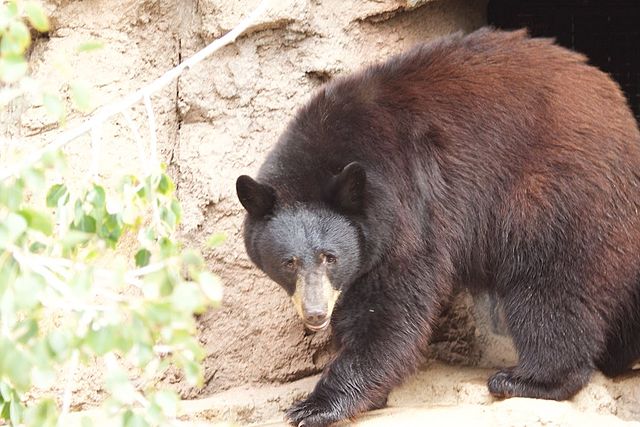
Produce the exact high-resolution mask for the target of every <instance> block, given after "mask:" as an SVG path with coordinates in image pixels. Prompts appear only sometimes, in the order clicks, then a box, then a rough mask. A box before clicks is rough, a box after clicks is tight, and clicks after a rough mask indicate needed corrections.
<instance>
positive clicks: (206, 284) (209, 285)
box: [198, 271, 223, 303]
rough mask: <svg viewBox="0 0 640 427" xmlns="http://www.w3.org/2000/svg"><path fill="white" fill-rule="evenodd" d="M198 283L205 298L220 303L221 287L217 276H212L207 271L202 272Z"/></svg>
mask: <svg viewBox="0 0 640 427" xmlns="http://www.w3.org/2000/svg"><path fill="white" fill-rule="evenodd" d="M198 281H199V282H200V285H201V286H202V292H204V294H205V295H206V296H207V298H209V299H210V300H211V301H213V302H215V303H219V302H220V301H222V295H223V287H222V282H221V281H220V279H219V278H218V276H214V275H213V274H211V273H209V272H207V271H203V272H202V273H200V276H199V277H198Z"/></svg>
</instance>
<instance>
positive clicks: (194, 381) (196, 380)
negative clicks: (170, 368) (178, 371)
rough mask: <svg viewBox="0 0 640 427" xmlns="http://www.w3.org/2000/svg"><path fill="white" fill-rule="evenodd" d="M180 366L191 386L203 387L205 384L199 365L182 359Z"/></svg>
mask: <svg viewBox="0 0 640 427" xmlns="http://www.w3.org/2000/svg"><path fill="white" fill-rule="evenodd" d="M178 364H179V365H180V366H181V367H182V371H183V372H184V377H185V379H186V380H187V383H189V384H190V385H195V386H201V385H202V382H203V376H202V366H200V364H199V363H197V362H195V361H193V360H188V359H185V358H182V360H181V361H179V362H178Z"/></svg>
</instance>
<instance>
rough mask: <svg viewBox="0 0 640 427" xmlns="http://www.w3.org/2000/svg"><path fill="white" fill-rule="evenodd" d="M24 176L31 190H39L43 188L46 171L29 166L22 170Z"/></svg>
mask: <svg viewBox="0 0 640 427" xmlns="http://www.w3.org/2000/svg"><path fill="white" fill-rule="evenodd" d="M22 176H23V178H24V180H25V183H26V184H27V187H28V188H30V189H31V190H37V189H40V188H43V187H44V185H45V183H44V171H43V170H42V169H39V168H33V167H31V168H27V169H25V170H24V171H23V172H22Z"/></svg>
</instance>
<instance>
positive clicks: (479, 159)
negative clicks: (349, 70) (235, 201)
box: [260, 29, 640, 204]
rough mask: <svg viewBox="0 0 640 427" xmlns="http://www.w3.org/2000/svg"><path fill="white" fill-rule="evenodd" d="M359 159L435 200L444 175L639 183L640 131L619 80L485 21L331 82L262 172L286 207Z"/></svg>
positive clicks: (487, 185)
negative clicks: (611, 178)
mask: <svg viewBox="0 0 640 427" xmlns="http://www.w3.org/2000/svg"><path fill="white" fill-rule="evenodd" d="M351 161H359V162H361V163H363V164H364V165H365V166H367V167H368V168H369V169H370V170H371V171H373V172H374V173H379V174H381V175H383V176H386V177H387V178H389V181H390V183H391V184H392V185H394V186H395V187H396V188H395V190H396V191H407V190H409V191H413V190H410V188H411V187H412V186H415V185H416V183H418V184H420V182H423V181H429V182H431V185H429V186H428V187H429V188H420V187H419V188H418V191H419V192H420V193H421V194H423V195H425V196H426V195H427V193H432V192H433V191H435V187H434V185H435V183H434V182H433V181H434V180H436V179H441V180H446V181H447V183H448V185H449V187H450V188H453V187H456V186H458V187H460V188H464V189H465V191H470V189H474V188H475V189H476V192H477V193H487V192H492V191H494V190H496V191H498V190H499V189H498V188H497V187H500V186H503V185H504V181H505V180H515V179H519V178H518V177H521V176H523V175H526V174H528V173H529V172H532V173H535V174H538V175H540V174H542V175H544V179H543V181H545V182H544V183H539V186H540V187H541V188H542V187H544V185H545V183H546V181H548V180H555V179H559V180H563V179H569V180H575V179H578V180H580V179H582V178H584V180H585V181H600V180H601V179H602V177H601V175H606V174H619V175H624V176H625V178H624V179H625V180H627V181H628V180H630V179H631V171H632V169H634V168H635V169H636V170H637V168H640V133H639V132H638V127H637V124H636V122H635V119H634V117H633V115H632V114H631V112H630V109H629V108H628V106H627V104H626V101H625V98H624V95H623V94H622V92H621V91H620V89H619V87H618V86H617V84H616V83H614V82H613V81H612V80H611V79H610V78H609V77H608V76H607V75H606V74H605V73H603V72H601V71H599V70H597V69H596V68H594V67H591V66H589V65H588V64H587V63H586V59H585V58H584V57H583V56H582V55H580V54H577V53H575V52H572V51H569V50H567V49H564V48H561V47H559V46H556V45H554V44H553V43H552V41H551V40H549V39H531V38H529V37H527V35H526V33H525V32H524V31H515V32H503V31H495V30H488V29H483V30H479V31H476V32H474V33H472V34H470V35H467V36H462V35H459V34H458V35H453V36H450V37H447V38H444V39H441V40H438V41H435V42H431V43H425V44H423V45H419V46H416V47H415V48H413V49H412V50H410V51H408V52H406V53H404V54H400V55H397V56H395V57H392V58H391V59H389V60H388V61H386V62H384V63H380V64H374V65H371V66H369V67H367V68H365V69H364V70H362V71H360V72H357V73H353V74H349V75H346V76H344V77H339V78H337V79H335V80H334V81H332V82H330V83H328V84H327V85H325V86H323V87H322V88H320V89H319V90H318V91H317V93H316V94H315V95H314V96H313V97H312V99H311V100H310V101H309V102H308V103H307V104H306V105H305V106H303V107H302V108H301V109H300V110H299V111H298V112H297V114H296V117H295V118H294V120H293V121H292V122H291V123H290V125H289V127H288V129H287V131H286V132H285V133H284V134H283V136H282V137H281V139H280V141H279V142H278V144H276V147H275V148H274V150H272V152H271V153H270V155H269V157H268V159H267V161H266V163H265V164H264V166H263V168H262V169H261V171H260V178H262V179H263V180H265V181H267V182H270V183H271V184H273V186H274V187H275V188H276V189H279V190H278V191H280V192H281V193H282V194H281V197H280V199H281V200H282V201H283V203H285V204H286V203H293V202H296V201H313V200H316V199H321V198H322V196H323V194H322V187H323V184H324V183H325V182H327V181H328V180H329V179H330V178H331V176H332V175H334V174H336V173H338V172H339V171H340V170H341V168H342V167H344V165H345V164H347V163H349V162H351ZM594 165H596V168H595V169H594ZM435 168H437V170H438V172H439V173H440V174H441V175H435V176H434V174H433V172H434V171H433V170H434V169H435ZM425 171H426V172H425ZM443 174H444V175H447V176H442V175H443ZM581 174H583V175H584V174H588V175H589V174H590V175H592V176H581ZM542 175H541V176H542ZM634 179H635V178H634ZM534 181H535V180H534ZM587 184H588V182H587ZM536 185H537V184H536ZM429 196H432V194H429Z"/></svg>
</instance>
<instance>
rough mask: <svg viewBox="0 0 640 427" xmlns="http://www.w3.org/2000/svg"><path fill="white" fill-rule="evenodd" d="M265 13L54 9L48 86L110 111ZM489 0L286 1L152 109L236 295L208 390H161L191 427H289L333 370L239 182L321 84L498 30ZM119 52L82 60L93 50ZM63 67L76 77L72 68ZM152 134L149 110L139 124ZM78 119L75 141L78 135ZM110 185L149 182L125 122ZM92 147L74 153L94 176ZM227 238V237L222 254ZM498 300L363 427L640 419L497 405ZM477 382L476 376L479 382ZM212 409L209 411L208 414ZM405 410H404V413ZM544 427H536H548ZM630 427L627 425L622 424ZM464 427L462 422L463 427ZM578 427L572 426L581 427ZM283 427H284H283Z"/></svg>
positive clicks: (276, 1) (114, 2)
mask: <svg viewBox="0 0 640 427" xmlns="http://www.w3.org/2000/svg"><path fill="white" fill-rule="evenodd" d="M257 3H258V1H257V0H246V1H241V0H181V1H179V2H176V1H173V0H83V1H77V0H46V1H45V4H46V7H47V10H48V12H49V13H50V15H51V20H52V31H51V32H50V33H49V35H48V36H47V37H42V38H40V39H38V40H37V41H36V42H35V43H34V47H33V49H32V54H31V55H32V56H31V59H32V62H33V72H34V74H35V76H36V77H38V78H41V79H43V80H47V81H49V84H50V85H52V86H55V87H62V82H63V81H64V79H80V80H84V81H87V82H88V83H89V84H90V85H91V86H92V87H93V91H94V100H95V103H96V106H99V105H104V104H107V103H108V102H110V101H112V100H114V99H117V98H119V97H122V96H124V95H126V94H127V93H129V92H130V91H132V90H135V89H137V88H139V87H141V86H142V85H144V84H145V83H146V82H148V81H150V80H152V79H153V78H156V77H158V76H159V75H161V74H162V73H163V72H164V71H166V70H168V69H169V68H171V67H173V66H175V65H176V64H177V63H178V62H180V61H181V60H183V59H184V58H186V57H188V56H189V55H191V54H193V53H194V52H196V51H197V50H199V49H200V48H202V47H203V46H205V45H206V44H207V43H209V42H210V41H212V40H213V39H214V38H216V37H219V36H221V35H222V34H223V33H224V32H226V31H227V30H229V29H230V28H232V27H233V26H234V25H235V24H236V23H237V22H238V21H239V20H240V19H241V17H242V16H244V15H245V14H246V13H248V12H249V11H250V10H252V9H253V8H254V7H255V5H256V4H257ZM486 3H487V0H422V1H411V0H353V1H342V0H272V1H271V6H270V9H269V12H268V13H267V14H266V15H265V16H264V17H262V18H260V19H259V21H258V22H257V23H256V24H255V25H254V26H253V27H252V28H250V30H249V31H248V32H247V33H246V34H245V35H244V36H243V37H241V38H240V39H238V41H237V43H235V44H233V45H231V46H228V47H226V48H224V49H223V50H221V51H220V52H218V53H217V54H215V55H214V56H212V57H211V58H209V59H208V60H206V61H204V62H203V63H201V64H200V65H198V66H196V67H193V68H192V69H191V70H189V71H188V72H186V73H185V74H183V75H182V76H181V77H180V78H179V80H178V81H177V82H175V83H173V84H171V85H169V86H168V87H166V88H165V89H163V90H162V91H161V92H159V93H156V94H155V95H154V96H153V99H152V101H153V106H154V110H155V114H156V115H157V122H158V138H159V141H158V143H159V149H160V151H161V153H160V154H161V156H162V159H163V160H164V161H165V163H166V164H167V165H168V168H169V171H170V173H171V174H172V176H173V177H174V179H175V181H176V183H177V188H178V195H179V198H180V200H181V202H182V204H183V208H184V217H185V218H184V223H183V228H182V233H183V236H182V237H183V238H184V239H185V241H186V242H188V243H189V244H190V245H192V246H196V247H200V248H201V249H202V250H203V251H204V253H205V256H206V258H207V261H208V263H209V266H210V268H211V269H212V270H213V271H215V272H217V273H218V274H219V275H220V276H221V277H222V279H223V281H224V282H225V286H226V289H225V299H224V302H223V305H222V307H221V308H220V309H219V310H212V311H210V312H207V313H205V314H204V315H202V316H201V317H200V319H199V332H200V339H201V342H202V344H203V345H204V347H205V349H206V351H207V355H208V356H207V358H206V360H205V363H204V365H205V386H204V388H203V389H192V388H190V387H187V386H186V385H185V383H184V381H183V379H182V378H181V376H180V375H179V374H177V373H175V372H172V373H170V374H168V375H167V376H166V378H164V379H163V381H164V382H165V383H166V384H169V385H170V386H171V387H173V388H175V389H176V390H178V391H179V392H180V393H181V394H182V396H183V397H184V398H187V399H192V401H190V402H187V404H186V406H185V408H186V414H189V416H188V418H190V419H191V420H193V421H197V420H201V421H203V422H207V423H209V422H213V421H220V420H227V421H231V422H237V423H239V424H246V423H265V422H271V421H274V422H280V420H281V418H282V417H281V413H282V410H283V409H284V408H286V407H288V406H289V405H290V404H291V402H292V401H293V400H295V399H298V398H300V397H302V396H303V395H304V393H305V392H307V391H309V390H310V389H311V388H312V386H313V384H314V382H315V378H314V377H309V376H312V375H315V374H317V373H318V372H320V371H321V369H322V368H323V366H324V365H325V363H326V361H327V360H328V357H329V355H330V350H329V349H328V347H327V342H328V335H327V334H326V333H322V334H309V333H306V332H305V331H304V329H303V328H302V326H301V324H300V323H299V321H298V319H297V316H296V314H295V312H294V310H293V308H292V307H291V306H290V303H289V300H288V298H287V297H286V295H285V293H284V292H283V291H281V290H280V289H279V288H278V287H277V285H275V284H273V283H272V282H270V281H269V280H267V279H266V278H265V277H264V276H263V275H262V274H260V273H259V272H258V271H257V270H256V269H255V268H254V267H253V266H252V265H251V263H250V262H249V260H248V259H247V257H246V255H245V252H244V247H243V243H242V238H241V223H242V217H243V210H242V207H241V206H240V204H239V203H238V202H237V200H236V197H235V187H234V183H235V179H236V177H237V176H238V175H240V174H253V173H255V172H256V170H257V168H258V166H259V165H260V163H261V160H262V158H263V157H264V155H265V153H266V152H267V151H268V150H269V148H270V147H271V146H272V145H273V144H274V142H275V141H276V139H277V137H278V135H279V134H280V132H281V131H282V130H283V129H284V127H285V125H286V123H287V121H288V119H289V118H290V117H291V115H292V113H293V112H294V111H295V109H296V108H297V107H299V106H300V105H302V104H303V103H304V102H305V100H306V99H307V98H308V96H309V94H310V93H311V92H313V90H315V89H316V88H317V87H318V86H319V85H320V84H322V83H323V82H325V81H327V80H328V79H330V78H332V77H333V76H335V75H338V74H340V73H345V72H349V71H351V70H354V69H357V68H359V67H360V66H362V65H363V64H366V63H370V62H373V61H376V60H380V59H383V58H386V57H388V56H389V55H391V54H393V53H397V52H400V51H403V50H405V49H407V48H409V47H410V46H412V45H414V44H416V43H419V42H423V41H426V40H429V39H433V38H434V37H437V36H440V35H444V34H448V33H451V32H455V31H464V32H468V31H472V30H473V29H476V28H478V27H480V26H482V25H484V23H485V21H486V18H485V10H486ZM94 39H98V40H102V41H103V42H104V45H105V47H104V48H103V49H101V50H98V51H96V52H91V53H74V52H75V48H76V47H77V46H78V45H79V43H81V42H83V41H87V40H94ZM61 63H67V64H68V66H65V67H60V64H61ZM132 115H133V117H134V119H136V120H137V122H138V125H139V127H140V128H141V130H142V132H143V136H144V134H145V132H146V130H145V129H146V126H147V123H146V121H145V120H144V109H143V108H142V106H136V107H135V108H134V109H133V110H132ZM1 118H2V120H1V121H0V122H1V123H0V131H2V132H3V133H5V134H7V135H8V136H9V137H12V138H19V139H23V140H25V141H27V142H32V143H35V144H38V143H41V142H42V141H45V140H48V139H50V138H51V135H52V134H54V133H55V132H56V130H55V129H54V128H55V123H53V122H52V121H48V120H47V119H45V115H44V114H43V107H42V106H37V105H36V106H29V105H23V106H18V107H17V108H15V109H13V110H12V111H10V112H8V113H7V114H6V115H5V116H3V117H1ZM79 120H80V118H79V117H78V115H75V114H72V115H71V116H70V118H69V123H68V126H69V127H72V126H73V125H74V124H75V123H78V121H79ZM103 132H104V138H103V139H104V140H105V141H106V143H105V145H104V147H103V149H102V155H103V156H104V157H105V161H104V162H103V163H104V164H108V165H109V166H108V167H104V168H103V169H102V170H100V176H101V177H102V178H103V179H104V180H105V182H107V183H108V182H109V180H110V179H112V178H113V177H114V174H113V171H115V170H117V171H119V172H122V173H125V171H127V170H131V169H135V168H137V167H140V162H141V159H138V158H136V157H135V156H134V155H132V154H131V153H132V152H135V150H134V149H132V148H131V147H133V146H134V142H133V139H132V136H131V131H130V130H129V129H128V127H127V126H126V124H125V123H124V120H122V118H116V119H115V120H113V121H112V122H110V123H107V124H105V126H104V129H103ZM88 153H89V148H88V144H87V141H84V142H83V141H82V140H81V141H79V143H78V144H74V145H72V146H71V148H70V151H69V154H70V156H71V161H72V162H75V163H74V164H76V165H77V169H78V170H77V171H78V173H82V169H83V167H84V166H83V165H86V164H88V163H89V162H87V161H86V159H87V158H88V157H87V156H88ZM214 232H223V233H225V234H226V236H227V240H226V242H225V244H224V245H222V246H221V247H219V248H216V249H209V248H207V247H206V245H205V242H206V240H207V238H208V237H209V235H211V233H214ZM488 307H490V301H488V300H487V299H486V297H482V296H479V297H474V298H472V297H471V296H469V295H466V294H460V295H458V296H457V297H456V298H455V299H454V301H453V302H452V304H451V307H450V308H449V309H448V310H447V312H446V313H445V318H444V320H443V325H442V326H441V328H440V330H439V331H438V333H437V334H436V335H435V336H434V339H433V344H432V346H431V347H430V349H429V352H428V354H426V355H425V358H426V359H427V360H432V359H434V358H436V359H438V360H441V361H445V362H447V363H451V364H453V365H451V366H449V365H442V364H432V365H429V366H428V367H427V368H426V370H424V371H421V372H420V373H419V374H418V375H417V376H416V377H415V378H412V379H410V380H409V382H408V383H407V384H406V385H405V386H404V387H402V388H400V389H399V390H398V391H396V392H394V394H393V395H392V398H391V400H390V405H391V409H385V410H383V411H381V412H379V413H378V415H377V416H376V417H374V418H371V417H366V418H364V419H362V420H361V421H360V422H359V423H360V424H362V425H412V424H413V425H423V424H422V422H421V420H424V419H428V420H430V422H431V423H432V424H434V425H438V424H440V423H442V424H444V423H445V422H449V423H451V422H454V424H455V422H457V421H460V422H462V421H465V420H466V421H468V422H469V423H471V424H473V425H477V424H479V425H583V424H582V423H583V421H584V423H585V424H589V423H591V425H595V424H593V423H596V421H597V423H599V424H598V425H614V422H615V423H619V424H622V423H623V422H626V421H628V420H632V419H640V414H639V413H638V412H634V406H635V402H637V401H638V397H640V387H639V385H640V383H639V382H638V381H637V380H636V379H635V378H627V379H624V380H620V381H607V380H604V379H603V378H602V377H600V376H597V377H596V378H595V380H594V382H593V383H592V384H591V385H590V386H589V387H588V388H587V389H586V390H585V391H583V392H582V393H581V394H580V395H579V396H578V397H576V398H575V399H574V401H572V402H570V403H555V402H541V401H530V400H526V399H516V400H513V401H507V402H492V401H491V400H490V399H489V398H488V394H487V392H486V389H485V387H484V383H485V381H486V378H487V376H488V373H489V372H490V371H488V370H486V368H489V367H494V366H504V365H506V364H508V363H512V362H513V360H514V357H515V355H514V354H513V349H512V348H511V347H510V344H509V340H508V338H505V337H503V336H501V335H500V334H496V333H494V332H495V331H494V330H493V329H495V328H494V327H493V326H491V325H492V324H493V323H494V322H493V318H492V317H491V316H489V315H488V312H489V311H488ZM463 366H474V367H472V368H469V367H463ZM100 372H101V370H100V369H95V367H89V368H86V369H84V370H82V371H81V372H80V373H79V374H78V375H77V378H76V380H77V383H76V387H75V389H74V390H73V405H72V407H73V408H74V409H76V410H82V409H88V408H91V407H92V406H94V405H95V404H96V403H98V402H100V401H101V399H102V398H103V395H104V392H103V390H102V388H101V386H100V384H101V374H100ZM201 399H206V400H201ZM398 408H403V409H398ZM536 417H537V418H536ZM613 417H616V418H613ZM452 420H454V421H452ZM572 422H573V423H574V424H571V423H572ZM274 425H277V424H274Z"/></svg>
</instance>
